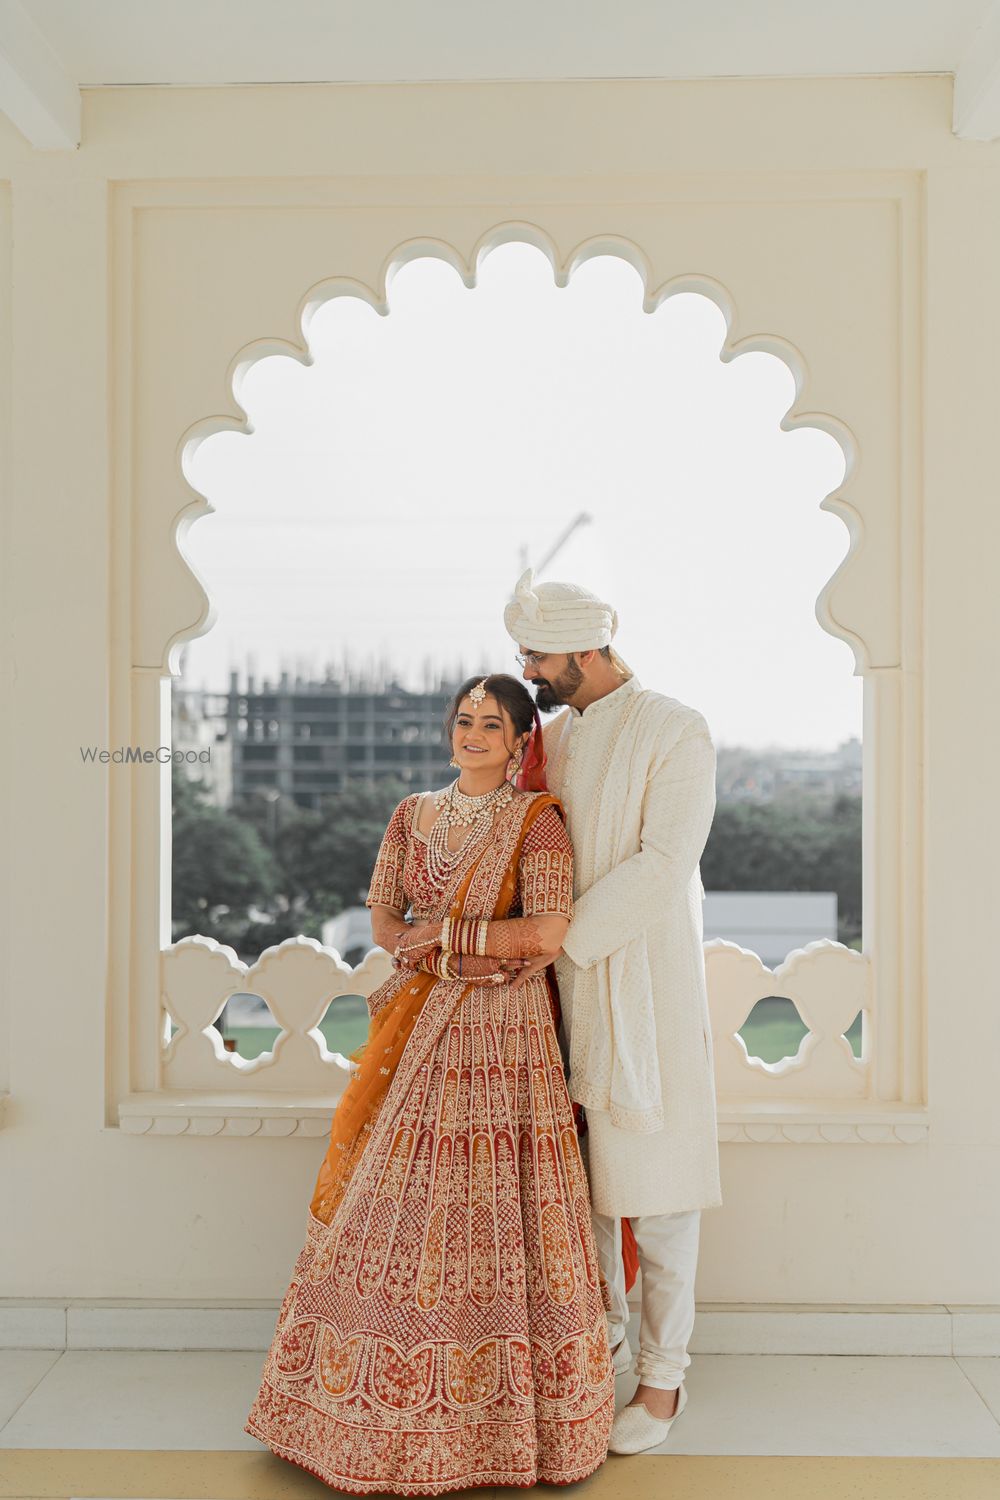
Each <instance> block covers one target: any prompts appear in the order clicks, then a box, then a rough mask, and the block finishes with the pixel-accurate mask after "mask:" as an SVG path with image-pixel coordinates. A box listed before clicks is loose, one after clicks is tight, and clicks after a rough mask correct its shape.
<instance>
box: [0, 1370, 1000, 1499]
mask: <svg viewBox="0 0 1000 1500" xmlns="http://www.w3.org/2000/svg"><path fill="white" fill-rule="evenodd" d="M262 1362H263V1355H262V1354H260V1353H254V1352H251V1353H248V1352H240V1353H229V1352H223V1351H207V1352H206V1351H199V1352H194V1353H183V1352H176V1351H171V1352H154V1351H145V1350H115V1351H101V1350H66V1351H64V1352H61V1353H60V1352H57V1351H48V1350H32V1349H11V1350H0V1450H2V1449H8V1450H13V1449H33V1450H39V1449H74V1450H80V1449H104V1450H109V1449H117V1450H130V1449H131V1450H159V1451H163V1450H169V1449H177V1450H186V1451H191V1450H200V1451H203V1452H209V1451H215V1452H235V1451H238V1450H247V1449H249V1450H256V1451H258V1452H259V1451H261V1445H260V1444H259V1443H257V1442H256V1441H255V1440H254V1439H253V1438H251V1437H249V1436H248V1435H247V1434H246V1433H244V1432H243V1430H242V1427H243V1420H244V1417H245V1415H246V1412H247V1410H248V1408H249V1406H250V1402H251V1400H252V1398H253V1395H254V1393H255V1391H256V1388H257V1382H258V1379H259V1376H260V1370H261V1365H262ZM634 1384H635V1377H634V1376H622V1377H620V1379H619V1382H618V1385H619V1393H618V1394H619V1400H620V1401H627V1400H628V1398H629V1396H630V1395H631V1393H632V1390H633V1388H634ZM687 1386H688V1396H689V1400H688V1406H687V1410H686V1411H685V1412H684V1415H683V1416H682V1417H681V1418H680V1420H679V1421H678V1422H677V1424H676V1426H675V1427H674V1428H673V1430H672V1432H671V1434H670V1436H669V1438H668V1440H667V1443H666V1444H665V1445H664V1448H663V1449H662V1451H663V1452H668V1453H671V1454H692V1455H803V1456H804V1455H818V1456H823V1455H825V1456H856V1457H903V1456H918V1457H925V1458H1000V1358H995V1357H991V1358H987V1357H978V1358H977V1357H970V1358H965V1357H959V1358H952V1357H948V1356H923V1357H900V1356H883V1357H859V1356H851V1355H752V1354H735V1355H719V1354H715V1355H704V1354H703V1355H698V1356H696V1357H695V1358H694V1359H693V1361H692V1364H691V1367H690V1370H689V1372H688V1378H687ZM0 1470H2V1464H0ZM998 1493H1000V1488H998Z"/></svg>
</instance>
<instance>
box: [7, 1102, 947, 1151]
mask: <svg viewBox="0 0 1000 1500" xmlns="http://www.w3.org/2000/svg"><path fill="white" fill-rule="evenodd" d="M335 1108H336V1100H335V1099H331V1098H330V1097H322V1096H319V1095H308V1094H279V1093H264V1092H261V1093H258V1094H249V1093H245V1092H242V1091H241V1092H240V1094H239V1095H232V1094H197V1093H179V1092H163V1093H150V1094H130V1095H129V1097H128V1098H127V1099H123V1100H122V1101H121V1103H120V1104H119V1106H118V1123H119V1126H120V1128H121V1129H122V1131H123V1132H124V1133H125V1134H126V1135H195V1136H204V1135H235V1136H251V1135H265V1136H290V1135H298V1136H307V1137H309V1138H310V1139H315V1138H316V1137H318V1136H324V1135H326V1134H327V1132H328V1131H329V1129H330V1121H331V1119H332V1117H333V1112H334V1109H335ZM0 1123H2V1096H0ZM928 1133H929V1125H928V1117H927V1112H926V1110H922V1109H916V1108H914V1107H913V1106H912V1105H906V1106H902V1105H892V1104H882V1105H879V1104H858V1103H857V1102H856V1101H848V1102H845V1103H844V1104H843V1105H840V1104H838V1103H836V1102H835V1101H831V1102H822V1103H821V1102H819V1101H816V1102H815V1103H812V1102H810V1101H808V1100H800V1101H799V1102H797V1103H791V1102H788V1103H782V1104H773V1103H766V1104H762V1103H761V1102H760V1101H759V1100H755V1101H753V1102H751V1103H739V1102H736V1101H732V1100H730V1101H727V1103H726V1105H725V1107H720V1109H719V1140H720V1142H722V1143H724V1144H727V1145H729V1144H734V1143H741V1142H742V1143H744V1144H747V1145H758V1146H759V1145H793V1146H851V1145H859V1146H914V1145H920V1144H921V1143H922V1142H924V1141H926V1140H927V1138H928Z"/></svg>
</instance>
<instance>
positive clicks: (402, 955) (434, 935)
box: [392, 922, 441, 969]
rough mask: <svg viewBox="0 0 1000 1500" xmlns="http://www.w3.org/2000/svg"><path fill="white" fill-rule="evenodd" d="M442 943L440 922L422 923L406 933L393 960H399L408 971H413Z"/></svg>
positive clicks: (394, 953) (397, 946) (394, 951)
mask: <svg viewBox="0 0 1000 1500" xmlns="http://www.w3.org/2000/svg"><path fill="white" fill-rule="evenodd" d="M440 943H441V924H440V923H439V922H437V923H435V922H422V923H421V924H420V925H419V926H417V927H412V928H410V930H409V931H408V932H404V933H403V935H402V937H401V938H400V940H399V942H398V943H397V944H396V946H395V948H394V949H393V955H392V956H393V958H395V959H398V960H399V962H400V963H401V964H403V966H404V967H405V968H407V969H412V968H415V967H416V966H417V964H419V963H420V960H421V959H423V958H427V957H428V956H429V955H430V954H431V953H433V952H434V949H435V948H437V947H439V946H440Z"/></svg>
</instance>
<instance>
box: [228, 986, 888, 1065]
mask: <svg viewBox="0 0 1000 1500" xmlns="http://www.w3.org/2000/svg"><path fill="white" fill-rule="evenodd" d="M319 1029H320V1031H321V1032H322V1033H323V1035H324V1037H325V1038H326V1045H327V1047H328V1048H329V1049H330V1051H331V1052H342V1053H343V1054H344V1056H345V1057H349V1056H350V1054H351V1053H352V1052H353V1051H355V1049H356V1048H358V1047H360V1046H361V1043H362V1042H363V1041H364V1040H365V1037H366V1036H367V1035H368V1007H367V1006H366V1004H365V1002H364V1000H363V998H362V997H361V996H360V995H341V996H339V997H338V998H337V999H336V1000H334V1002H333V1003H332V1005H331V1006H330V1009H329V1010H328V1011H327V1013H326V1017H325V1019H324V1020H323V1021H322V1022H321V1024H320V1028H319ZM805 1034H806V1028H805V1026H803V1024H802V1022H801V1021H800V1020H799V1013H798V1011H797V1010H796V1009H795V1006H794V1005H793V1004H792V1002H791V1001H790V1000H784V999H781V998H780V997H779V996H777V995H774V996H770V997H769V998H768V999H766V1000H758V1002H757V1004H756V1005H755V1006H754V1008H753V1010H752V1011H751V1012H750V1015H749V1017H748V1019H747V1022H746V1024H745V1025H744V1026H743V1028H742V1029H741V1031H740V1036H741V1037H742V1038H743V1040H744V1041H745V1042H746V1044H747V1050H748V1051H749V1053H750V1055H751V1057H759V1058H761V1059H762V1061H763V1062H769V1063H773V1062H779V1061H780V1060H781V1058H783V1057H794V1056H795V1054H796V1052H797V1051H798V1049H799V1043H800V1042H801V1040H802V1038H803V1037H804V1036H805ZM223 1035H224V1036H227V1037H233V1038H234V1039H235V1041H236V1050H237V1052H238V1053H239V1055H240V1057H245V1058H246V1059H247V1060H248V1061H249V1060H250V1059H251V1058H254V1057H259V1056H260V1054H261V1053H262V1052H269V1051H270V1050H271V1048H272V1047H273V1046H274V1040H275V1037H276V1036H277V1035H278V1028H277V1027H276V1026H239V1027H228V1026H227V1027H226V1028H225V1031H224V1032H223ZM847 1039H848V1041H849V1042H850V1044H851V1046H852V1048H853V1049H854V1055H855V1057H860V1056H861V1016H860V1013H859V1015H858V1017H857V1019H856V1020H855V1022H854V1024H853V1025H852V1026H851V1028H850V1030H849V1031H848V1032H847Z"/></svg>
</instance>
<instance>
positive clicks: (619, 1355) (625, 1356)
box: [611, 1338, 635, 1375]
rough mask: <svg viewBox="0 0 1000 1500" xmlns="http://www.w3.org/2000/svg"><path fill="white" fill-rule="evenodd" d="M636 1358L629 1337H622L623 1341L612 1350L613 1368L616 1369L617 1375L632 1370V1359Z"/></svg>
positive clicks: (625, 1373)
mask: <svg viewBox="0 0 1000 1500" xmlns="http://www.w3.org/2000/svg"><path fill="white" fill-rule="evenodd" d="M634 1358H635V1356H634V1355H633V1353H632V1350H631V1348H630V1347H629V1341H628V1339H627V1338H625V1339H622V1341H621V1343H620V1344H618V1345H617V1346H616V1348H615V1349H614V1351H613V1352H612V1355H611V1368H612V1369H613V1370H614V1372H615V1374H616V1375H627V1374H628V1372H629V1370H631V1368H632V1361H633V1359H634Z"/></svg>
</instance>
